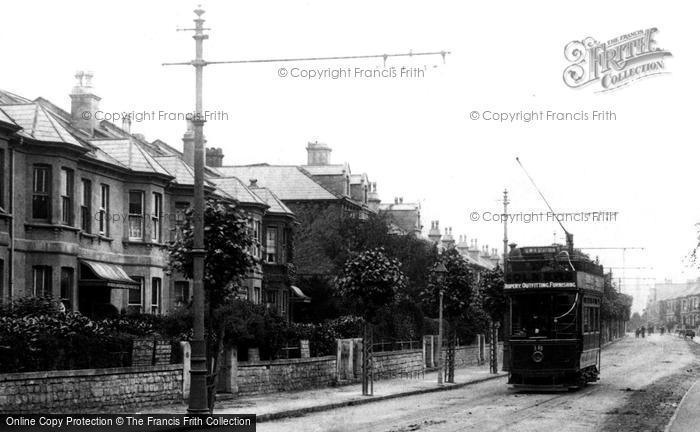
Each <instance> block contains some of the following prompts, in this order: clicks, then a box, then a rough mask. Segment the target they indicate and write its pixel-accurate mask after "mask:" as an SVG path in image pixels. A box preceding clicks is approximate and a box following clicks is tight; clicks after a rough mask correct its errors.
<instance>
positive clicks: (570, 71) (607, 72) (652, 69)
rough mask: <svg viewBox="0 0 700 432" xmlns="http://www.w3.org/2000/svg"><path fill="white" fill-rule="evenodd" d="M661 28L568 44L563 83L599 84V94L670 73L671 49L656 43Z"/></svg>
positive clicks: (574, 86) (572, 85)
mask: <svg viewBox="0 0 700 432" xmlns="http://www.w3.org/2000/svg"><path fill="white" fill-rule="evenodd" d="M657 32H658V29H656V28H655V27H654V28H649V29H646V30H637V31H634V32H632V33H627V34H623V35H621V36H618V37H616V38H614V39H610V40H608V41H607V42H598V41H596V40H595V39H593V38H591V37H587V38H585V39H583V40H580V41H578V40H575V41H571V42H569V43H568V44H567V45H566V47H565V48H564V56H565V57H566V60H567V61H568V62H570V63H571V64H570V65H569V66H567V67H566V69H564V83H566V85H567V86H569V87H571V88H580V87H584V86H586V85H589V84H594V83H596V84H598V85H600V89H599V90H598V91H599V92H604V91H610V90H616V89H618V88H620V87H624V86H626V85H628V84H631V83H633V82H635V81H637V80H640V79H642V78H647V77H650V76H654V75H659V74H663V73H668V71H667V70H666V63H665V61H664V60H665V58H666V57H670V56H671V53H670V52H669V51H668V50H665V49H663V48H660V47H658V46H657V43H656V39H655V36H656V33H657Z"/></svg>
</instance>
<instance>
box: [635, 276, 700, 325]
mask: <svg viewBox="0 0 700 432" xmlns="http://www.w3.org/2000/svg"><path fill="white" fill-rule="evenodd" d="M646 316H647V320H648V321H649V322H650V323H651V324H654V325H663V326H665V327H667V328H669V329H672V328H674V327H680V328H693V329H696V330H697V329H699V328H700V279H695V280H689V281H687V282H685V283H672V282H671V281H665V282H664V283H657V284H655V285H654V287H653V288H652V289H651V293H650V296H649V301H648V304H647V307H646Z"/></svg>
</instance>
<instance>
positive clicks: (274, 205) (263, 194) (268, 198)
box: [250, 187, 294, 215]
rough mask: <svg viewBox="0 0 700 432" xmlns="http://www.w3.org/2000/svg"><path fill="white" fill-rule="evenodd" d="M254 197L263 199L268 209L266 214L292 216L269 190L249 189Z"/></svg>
mask: <svg viewBox="0 0 700 432" xmlns="http://www.w3.org/2000/svg"><path fill="white" fill-rule="evenodd" d="M250 189H251V191H253V192H254V193H255V195H257V196H259V197H260V198H261V199H263V200H264V201H265V202H266V203H267V205H268V206H270V208H269V209H268V210H267V211H268V213H278V214H284V215H294V212H292V210H290V209H289V207H287V206H286V205H285V204H284V203H283V202H282V200H281V199H279V198H278V197H277V195H275V193H274V192H272V191H271V190H270V189H268V188H265V187H254V188H250Z"/></svg>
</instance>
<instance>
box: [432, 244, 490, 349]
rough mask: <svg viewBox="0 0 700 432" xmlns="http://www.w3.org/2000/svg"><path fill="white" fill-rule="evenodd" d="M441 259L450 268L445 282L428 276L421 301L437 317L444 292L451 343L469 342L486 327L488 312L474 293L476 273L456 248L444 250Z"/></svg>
mask: <svg viewBox="0 0 700 432" xmlns="http://www.w3.org/2000/svg"><path fill="white" fill-rule="evenodd" d="M438 260H440V261H442V263H443V264H444V265H445V268H446V269H447V273H446V274H445V275H444V279H443V280H442V281H439V280H437V277H438V275H436V274H434V273H429V274H430V276H429V278H428V285H427V286H426V287H425V288H423V289H422V290H420V291H419V298H420V299H421V302H422V304H423V307H424V309H425V310H426V313H428V314H429V315H431V316H437V315H438V299H439V293H440V289H442V291H443V315H444V318H445V320H446V321H447V322H448V323H449V326H448V334H449V338H450V340H453V339H456V338H461V339H464V340H469V339H471V338H472V336H473V335H475V334H477V333H479V332H480V331H482V330H483V329H484V328H485V326H486V321H487V319H486V317H485V313H484V312H483V310H482V309H481V297H480V295H479V294H477V290H475V289H474V288H475V274H474V272H473V271H472V270H471V269H470V268H469V266H468V265H467V261H466V260H465V259H464V257H463V256H462V255H461V254H460V253H459V251H457V250H456V249H447V250H445V251H443V252H442V253H441V254H440V255H439V257H438Z"/></svg>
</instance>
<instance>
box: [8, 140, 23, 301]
mask: <svg viewBox="0 0 700 432" xmlns="http://www.w3.org/2000/svg"><path fill="white" fill-rule="evenodd" d="M19 143H20V145H22V144H23V143H24V138H22V137H19ZM9 150H10V188H9V189H10V196H9V202H8V204H9V206H8V211H9V213H10V257H9V258H10V260H9V261H10V267H9V268H8V273H7V276H8V279H9V281H8V282H9V283H8V285H9V287H8V288H9V291H8V300H9V303H12V300H13V298H14V295H13V294H14V290H15V150H14V149H13V148H10V149H9Z"/></svg>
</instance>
